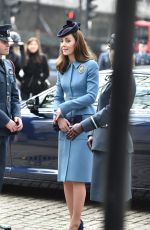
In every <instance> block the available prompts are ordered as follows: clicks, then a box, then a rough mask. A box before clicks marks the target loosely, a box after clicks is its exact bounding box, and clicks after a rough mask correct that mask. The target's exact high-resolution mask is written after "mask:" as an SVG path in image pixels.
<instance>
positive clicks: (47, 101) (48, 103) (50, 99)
mask: <svg viewBox="0 0 150 230" xmlns="http://www.w3.org/2000/svg"><path fill="white" fill-rule="evenodd" d="M53 103H54V92H49V93H48V94H47V95H46V96H45V98H44V100H43V102H42V103H41V105H40V108H52V107H53Z"/></svg>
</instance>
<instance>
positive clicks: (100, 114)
mask: <svg viewBox="0 0 150 230" xmlns="http://www.w3.org/2000/svg"><path fill="white" fill-rule="evenodd" d="M114 45H115V37H114V38H112V40H111V41H110V49H109V57H110V61H111V63H113V56H114ZM112 78H113V75H111V76H109V77H108V79H107V81H106V84H105V85H104V86H103V88H102V90H101V95H100V97H99V100H98V108H97V113H96V114H95V115H93V116H91V117H90V118H87V119H85V120H84V121H81V122H80V123H78V124H75V125H73V127H72V128H71V129H70V131H68V133H67V138H68V139H71V140H73V139H74V138H76V137H77V136H78V135H81V133H82V132H83V131H84V132H88V131H91V130H94V131H93V132H92V133H91V135H89V138H88V146H89V147H90V148H91V149H92V152H93V172H92V182H91V193H90V198H91V200H93V201H98V202H103V201H104V199H105V179H104V178H105V169H106V157H107V152H108V130H109V129H108V128H109V121H110V111H111V104H110V102H111V90H112ZM130 87H131V88H130V91H129V108H128V109H129V110H130V108H131V106H132V104H133V101H134V97H135V92H136V85H135V79H134V77H131V85H130ZM127 150H128V164H127V165H128V166H127V167H128V168H127V170H126V171H127V179H128V180H127V181H128V186H127V188H126V200H129V199H131V155H132V154H131V153H132V152H133V143H132V139H131V135H130V133H128V145H127Z"/></svg>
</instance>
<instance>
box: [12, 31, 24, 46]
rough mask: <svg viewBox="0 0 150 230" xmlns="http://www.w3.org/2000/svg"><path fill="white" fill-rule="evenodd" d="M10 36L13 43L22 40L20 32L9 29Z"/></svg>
mask: <svg viewBox="0 0 150 230" xmlns="http://www.w3.org/2000/svg"><path fill="white" fill-rule="evenodd" d="M10 37H11V39H12V41H13V42H14V43H15V44H18V43H20V42H22V41H21V36H20V34H18V33H17V32H15V31H10Z"/></svg>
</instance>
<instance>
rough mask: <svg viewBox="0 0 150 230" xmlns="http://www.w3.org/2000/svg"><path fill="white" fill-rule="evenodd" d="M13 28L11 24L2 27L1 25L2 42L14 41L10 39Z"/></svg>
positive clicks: (0, 36) (0, 35)
mask: <svg viewBox="0 0 150 230" xmlns="http://www.w3.org/2000/svg"><path fill="white" fill-rule="evenodd" d="M11 28H12V26H11V25H10V24H6V25H3V26H1V25H0V40H2V41H8V42H9V41H12V39H11V38H10V29H11Z"/></svg>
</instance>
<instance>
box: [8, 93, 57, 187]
mask: <svg viewBox="0 0 150 230" xmlns="http://www.w3.org/2000/svg"><path fill="white" fill-rule="evenodd" d="M41 97H42V100H41ZM39 101H40V103H39V107H38V110H36V111H33V110H32V109H29V108H27V106H25V107H24V108H22V119H23V126H24V127H23V130H22V131H21V132H20V133H18V134H17V135H15V136H14V138H13V140H12V144H11V157H12V168H11V177H12V178H17V179H23V180H35V181H37V180H39V181H41V182H44V181H48V182H49V183H50V181H51V180H52V181H56V176H57V136H58V133H57V132H56V131H54V130H53V124H52V118H53V113H52V108H51V106H52V103H53V92H51V91H50V92H48V93H47V94H46V95H44V96H43V95H41V96H39Z"/></svg>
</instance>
